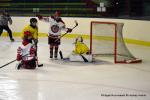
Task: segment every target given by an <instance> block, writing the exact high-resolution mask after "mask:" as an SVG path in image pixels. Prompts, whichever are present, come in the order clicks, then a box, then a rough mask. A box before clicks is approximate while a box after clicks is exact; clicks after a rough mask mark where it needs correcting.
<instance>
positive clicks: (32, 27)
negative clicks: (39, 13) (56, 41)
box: [21, 18, 38, 45]
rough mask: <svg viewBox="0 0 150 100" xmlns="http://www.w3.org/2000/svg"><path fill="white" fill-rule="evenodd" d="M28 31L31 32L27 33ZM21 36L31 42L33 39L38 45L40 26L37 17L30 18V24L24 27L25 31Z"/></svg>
mask: <svg viewBox="0 0 150 100" xmlns="http://www.w3.org/2000/svg"><path fill="white" fill-rule="evenodd" d="M26 33H29V34H26ZM21 38H22V39H23V40H28V41H29V42H31V43H32V40H33V41H34V43H35V45H37V43H38V27H37V19H36V18H31V19H30V24H29V25H27V26H26V27H25V28H24V29H23V31H22V33H21Z"/></svg>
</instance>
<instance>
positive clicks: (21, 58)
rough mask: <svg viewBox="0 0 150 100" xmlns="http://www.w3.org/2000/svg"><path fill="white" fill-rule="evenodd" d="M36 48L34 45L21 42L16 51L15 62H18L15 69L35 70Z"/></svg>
mask: <svg viewBox="0 0 150 100" xmlns="http://www.w3.org/2000/svg"><path fill="white" fill-rule="evenodd" d="M35 54H36V48H35V45H33V44H31V43H29V41H27V40H23V42H22V45H21V46H19V47H18V49H17V61H18V62H19V64H18V66H17V69H20V68H25V69H35V68H36V65H37V64H36V61H37V58H36V55H35Z"/></svg>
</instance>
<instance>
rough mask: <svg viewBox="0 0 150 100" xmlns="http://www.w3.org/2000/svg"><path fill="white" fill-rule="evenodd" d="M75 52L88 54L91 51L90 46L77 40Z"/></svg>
mask: <svg viewBox="0 0 150 100" xmlns="http://www.w3.org/2000/svg"><path fill="white" fill-rule="evenodd" d="M73 52H74V53H75V54H86V53H88V52H89V48H88V47H87V45H86V44H84V43H83V42H79V41H77V42H76V43H75V50H74V51H73Z"/></svg>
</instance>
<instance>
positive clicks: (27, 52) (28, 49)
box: [18, 43, 35, 61]
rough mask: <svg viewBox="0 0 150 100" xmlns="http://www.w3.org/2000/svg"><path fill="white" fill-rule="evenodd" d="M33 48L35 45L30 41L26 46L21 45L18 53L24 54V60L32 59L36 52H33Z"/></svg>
mask: <svg viewBox="0 0 150 100" xmlns="http://www.w3.org/2000/svg"><path fill="white" fill-rule="evenodd" d="M31 48H34V49H35V47H34V46H33V44H31V43H29V44H27V45H25V46H24V45H21V46H20V47H19V48H18V53H19V54H20V55H21V56H22V60H23V61H28V60H32V59H33V58H34V57H35V54H31ZM24 55H26V56H24Z"/></svg>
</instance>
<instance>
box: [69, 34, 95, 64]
mask: <svg viewBox="0 0 150 100" xmlns="http://www.w3.org/2000/svg"><path fill="white" fill-rule="evenodd" d="M69 59H70V61H85V59H86V60H87V61H88V62H92V55H91V54H90V50H89V48H88V46H87V45H86V44H85V43H84V42H83V38H82V37H81V36H78V37H77V38H76V40H75V49H74V50H73V52H72V54H71V55H70V56H69Z"/></svg>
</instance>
